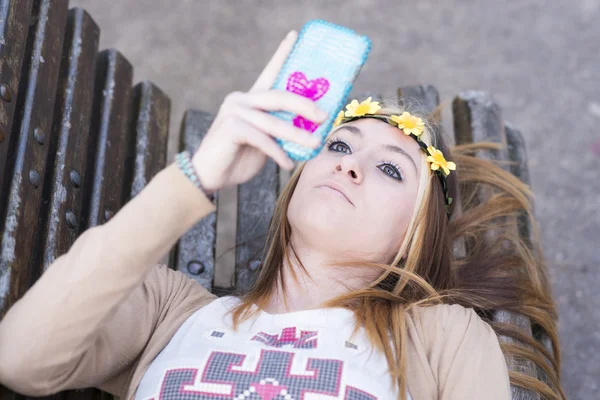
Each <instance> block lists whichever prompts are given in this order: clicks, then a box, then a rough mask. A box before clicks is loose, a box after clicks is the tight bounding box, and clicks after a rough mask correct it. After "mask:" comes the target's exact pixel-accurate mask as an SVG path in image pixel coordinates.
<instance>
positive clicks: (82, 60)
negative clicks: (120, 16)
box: [41, 8, 100, 270]
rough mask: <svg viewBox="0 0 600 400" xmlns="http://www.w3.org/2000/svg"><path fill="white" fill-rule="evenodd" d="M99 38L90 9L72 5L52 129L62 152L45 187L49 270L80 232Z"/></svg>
mask: <svg viewBox="0 0 600 400" xmlns="http://www.w3.org/2000/svg"><path fill="white" fill-rule="evenodd" d="M99 37H100V30H99V28H98V26H97V25H96V23H95V22H94V21H93V20H92V18H91V17H90V16H89V14H87V13H86V12H85V11H84V10H82V9H80V8H75V9H72V10H70V12H69V17H68V20H67V31H66V35H65V44H64V50H63V57H62V66H61V72H60V78H59V85H58V97H57V101H56V107H55V113H54V124H53V128H52V130H53V132H52V138H53V139H54V140H55V141H56V143H55V144H54V145H53V146H52V147H53V148H56V151H54V152H52V153H51V154H50V157H49V161H48V165H49V168H48V169H47V171H48V172H47V173H48V177H47V179H48V182H49V184H48V185H46V186H45V188H44V191H45V192H46V194H45V195H44V197H45V198H48V199H49V202H48V203H46V207H45V209H44V212H43V213H44V214H46V213H47V215H48V217H47V223H46V226H45V229H44V246H43V248H44V252H43V257H42V260H41V264H42V268H43V269H44V270H45V269H46V268H47V267H48V266H49V265H50V264H52V262H54V260H55V259H56V258H57V257H58V256H59V255H61V254H64V253H66V252H67V250H69V248H70V247H71V245H72V244H73V242H74V241H75V239H76V238H77V235H78V228H79V221H80V220H81V206H82V200H83V187H82V186H83V182H85V181H86V178H87V171H86V162H85V161H86V155H87V147H88V139H89V131H90V120H91V112H92V95H93V89H94V87H93V84H94V76H95V67H96V54H97V52H98V41H99Z"/></svg>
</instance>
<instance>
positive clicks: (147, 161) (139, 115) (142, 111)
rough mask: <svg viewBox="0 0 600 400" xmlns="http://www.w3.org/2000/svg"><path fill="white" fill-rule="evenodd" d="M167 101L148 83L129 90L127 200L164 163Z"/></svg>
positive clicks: (167, 112) (165, 155) (167, 132)
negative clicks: (129, 146)
mask: <svg viewBox="0 0 600 400" xmlns="http://www.w3.org/2000/svg"><path fill="white" fill-rule="evenodd" d="M170 111H171V100H169V98H168V97H167V96H166V95H165V94H164V93H163V92H162V91H161V90H160V89H159V88H158V87H156V86H155V85H154V84H152V83H151V82H140V83H138V84H137V85H136V86H135V87H134V88H133V112H132V128H131V129H132V130H133V132H134V138H135V140H134V141H132V143H131V144H132V146H131V148H130V150H129V154H128V157H127V164H126V168H125V174H126V178H125V183H126V189H125V193H126V194H127V200H128V199H129V198H131V197H134V196H136V195H137V194H138V193H139V192H140V191H141V190H142V189H143V188H144V186H146V184H147V183H148V182H149V181H150V180H151V179H152V178H153V177H154V175H156V174H157V173H158V172H159V171H160V170H161V169H163V168H164V167H165V166H166V163H167V144H168V138H169V114H170Z"/></svg>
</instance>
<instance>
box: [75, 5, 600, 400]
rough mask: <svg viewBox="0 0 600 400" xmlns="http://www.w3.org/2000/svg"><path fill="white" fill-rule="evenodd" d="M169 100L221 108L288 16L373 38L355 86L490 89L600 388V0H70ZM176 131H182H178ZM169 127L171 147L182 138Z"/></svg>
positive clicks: (570, 335) (578, 352) (591, 388)
mask: <svg viewBox="0 0 600 400" xmlns="http://www.w3.org/2000/svg"><path fill="white" fill-rule="evenodd" d="M71 4H72V5H76V6H83V7H84V8H86V9H87V10H88V11H89V12H90V13H91V15H92V16H93V18H94V19H95V20H96V22H97V23H98V24H99V25H100V27H101V29H102V37H101V47H103V48H106V47H116V48H118V49H119V50H120V51H121V52H122V53H123V54H124V55H125V56H126V57H127V58H128V59H129V60H130V61H131V62H132V64H133V65H134V67H135V71H136V80H140V79H149V80H152V81H154V82H155V83H156V84H158V86H160V87H161V88H162V89H163V90H164V91H165V92H166V93H167V94H168V95H169V96H170V97H171V99H172V100H173V117H172V118H173V120H172V134H176V133H177V127H178V124H179V121H180V119H181V116H182V113H183V111H184V110H185V109H186V108H199V109H203V110H207V111H213V112H214V111H216V110H217V109H218V107H219V105H220V103H221V101H222V100H223V97H224V96H225V95H226V94H227V93H229V92H231V91H234V90H246V89H248V88H249V86H250V85H251V83H252V82H253V80H254V79H255V77H256V76H257V75H258V73H259V72H260V71H261V69H262V67H263V65H264V63H265V62H266V61H267V60H268V59H269V57H270V56H271V54H272V52H273V51H274V49H275V48H276V46H277V44H278V43H279V41H280V40H281V39H282V38H283V37H284V36H285V34H286V33H287V31H288V30H290V29H292V28H294V29H300V28H301V26H302V25H303V24H304V23H305V22H306V21H307V20H309V19H313V18H322V19H326V20H329V21H331V22H334V23H338V24H341V25H345V26H348V27H351V28H353V29H355V30H357V31H359V32H361V33H364V34H366V35H368V36H369V37H370V38H371V39H372V40H373V50H372V53H371V56H370V59H369V61H368V62H367V64H366V66H365V68H364V69H363V71H362V73H361V75H360V77H359V79H358V81H357V83H356V86H355V89H356V91H357V92H361V93H362V92H374V93H383V94H384V95H387V96H392V95H393V94H394V92H393V89H394V88H395V87H397V86H400V85H407V84H417V83H427V84H434V85H435V86H437V87H438V89H439V90H440V93H441V97H442V100H443V101H446V102H450V101H451V100H452V98H453V96H454V95H455V94H457V93H459V92H461V91H464V90H469V89H476V90H485V91H489V92H491V93H492V94H493V96H494V97H495V99H496V100H497V101H498V103H499V104H500V105H501V107H502V109H503V111H504V118H505V119H506V120H507V121H509V122H511V123H512V124H513V125H514V126H516V127H518V128H520V129H521V130H522V132H523V133H524V135H525V140H526V142H527V146H528V151H529V166H530V169H531V179H532V186H533V189H534V191H535V193H536V196H537V198H536V214H537V217H538V219H539V224H540V228H541V232H542V240H543V246H544V250H545V255H546V258H547V262H548V267H549V269H550V275H551V278H552V283H553V288H554V295H555V298H556V301H557V303H558V306H559V312H560V337H561V340H562V353H563V365H562V368H563V385H564V388H565V389H566V392H567V394H568V397H569V398H570V399H595V398H598V395H597V390H598V385H599V384H598V376H600V328H599V326H600V296H598V294H597V288H598V287H599V286H600V269H599V268H598V265H599V264H600V252H599V251H598V247H599V245H600V211H599V208H600V200H599V196H600V179H599V178H598V169H599V168H600V132H599V131H598V129H597V126H598V124H599V123H600V94H599V93H600V78H599V73H600V1H599V0H551V1H548V0H520V1H511V2H508V1H491V0H488V1H484V0H481V1H475V0H463V1H458V0H451V1H434V0H420V1H415V2H400V1H392V0H382V1H375V0H346V1H344V2H340V1H318V2H317V1H298V0H297V1H289V0H270V1H249V0H219V1H198V0H176V1H164V0H144V1H142V0H139V1H136V0H120V1H118V2H117V1H111V2H107V1H105V0H72V1H71ZM174 137H175V136H174ZM175 143H176V142H175V140H173V141H171V147H170V154H171V155H172V154H173V153H174V151H175Z"/></svg>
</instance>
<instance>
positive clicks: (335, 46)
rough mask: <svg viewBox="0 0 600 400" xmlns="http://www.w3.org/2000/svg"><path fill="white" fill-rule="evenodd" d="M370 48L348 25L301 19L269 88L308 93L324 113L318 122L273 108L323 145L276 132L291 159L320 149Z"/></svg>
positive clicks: (317, 152) (306, 94)
mask: <svg viewBox="0 0 600 400" xmlns="http://www.w3.org/2000/svg"><path fill="white" fill-rule="evenodd" d="M370 51H371V41H370V39H369V38H367V37H366V36H361V35H359V34H357V33H356V32H354V31H352V30H351V29H348V28H345V27H343V26H339V25H335V24H332V23H330V22H327V21H323V20H311V21H309V22H307V23H306V24H305V25H304V27H303V28H302V30H301V31H300V33H299V34H298V39H297V40H296V43H295V44H294V47H293V48H292V51H291V52H290V54H289V56H288V58H287V59H286V61H285V63H284V64H283V67H282V68H281V71H280V72H279V75H278V76H277V79H276V80H275V83H274V84H273V87H272V88H273V89H281V90H287V91H290V92H293V93H297V94H299V95H302V96H304V97H307V98H309V99H311V100H312V101H314V102H316V103H317V105H318V106H319V107H320V108H321V109H323V110H324V111H325V112H327V114H328V118H327V120H326V121H324V122H323V123H321V124H320V125H319V124H316V123H314V122H313V121H310V120H307V119H305V118H303V117H302V116H300V115H295V114H293V113H289V112H286V111H275V112H271V114H273V115H275V116H277V117H279V118H281V119H283V120H285V121H289V122H290V123H292V124H294V126H297V127H299V128H301V129H305V130H306V131H308V132H311V133H312V134H313V135H314V136H316V137H318V138H319V139H321V146H319V147H318V148H316V149H313V148H310V147H305V146H302V145H299V144H298V143H294V142H291V141H288V140H283V139H279V138H276V141H277V143H278V144H279V146H281V148H282V149H283V150H284V151H285V152H286V153H287V155H288V156H289V157H290V158H291V159H292V160H296V161H306V160H310V159H311V158H313V157H314V156H316V155H317V154H319V152H320V151H321V148H322V147H323V145H324V142H325V138H326V137H327V134H328V133H329V130H330V129H331V127H332V125H333V122H334V121H335V118H336V116H337V114H338V112H339V110H341V108H342V107H343V106H344V105H345V104H346V100H347V97H348V94H349V93H350V91H351V90H352V85H353V84H354V81H355V80H356V77H357V76H358V74H359V72H360V70H361V68H362V66H363V65H364V63H365V62H366V61H367V57H368V55H369V52H370Z"/></svg>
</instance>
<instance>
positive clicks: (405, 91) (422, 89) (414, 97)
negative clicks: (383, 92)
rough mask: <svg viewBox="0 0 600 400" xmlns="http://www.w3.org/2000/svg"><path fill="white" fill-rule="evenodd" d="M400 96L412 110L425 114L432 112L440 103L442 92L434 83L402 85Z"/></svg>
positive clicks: (399, 90) (399, 91) (399, 89)
mask: <svg viewBox="0 0 600 400" xmlns="http://www.w3.org/2000/svg"><path fill="white" fill-rule="evenodd" d="M398 97H399V98H400V99H402V100H403V101H404V102H405V103H406V106H407V107H408V108H409V109H410V110H411V111H412V112H415V113H419V114H423V115H429V114H431V113H432V112H433V111H434V110H435V109H436V108H437V106H438V105H439V104H440V94H439V92H438V90H437V89H436V88H435V86H432V85H412V86H403V87H400V88H398ZM436 119H437V118H436Z"/></svg>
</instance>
